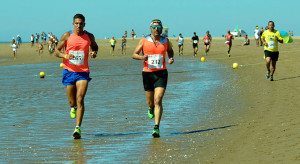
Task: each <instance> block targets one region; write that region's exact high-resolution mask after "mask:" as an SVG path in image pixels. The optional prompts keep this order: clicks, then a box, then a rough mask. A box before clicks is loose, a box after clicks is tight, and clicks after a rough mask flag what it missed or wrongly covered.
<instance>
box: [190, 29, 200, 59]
mask: <svg viewBox="0 0 300 164" xmlns="http://www.w3.org/2000/svg"><path fill="white" fill-rule="evenodd" d="M191 41H192V42H193V51H194V52H193V54H194V57H195V56H197V52H198V42H199V37H198V36H197V35H196V32H194V36H193V37H192V39H191Z"/></svg>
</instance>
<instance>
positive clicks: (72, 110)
mask: <svg viewBox="0 0 300 164" xmlns="http://www.w3.org/2000/svg"><path fill="white" fill-rule="evenodd" d="M70 116H71V118H73V119H74V118H76V109H75V108H74V107H72V108H71V111H70Z"/></svg>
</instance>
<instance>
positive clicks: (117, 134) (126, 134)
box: [95, 125, 236, 137]
mask: <svg viewBox="0 0 300 164" xmlns="http://www.w3.org/2000/svg"><path fill="white" fill-rule="evenodd" d="M233 126H236V125H227V126H222V127H216V128H209V129H201V130H192V131H187V132H171V133H170V134H171V135H183V134H191V133H201V132H207V131H212V130H219V129H225V128H230V127H233ZM139 134H149V132H131V133H115V134H109V133H99V134H95V136H96V137H116V136H128V135H139Z"/></svg>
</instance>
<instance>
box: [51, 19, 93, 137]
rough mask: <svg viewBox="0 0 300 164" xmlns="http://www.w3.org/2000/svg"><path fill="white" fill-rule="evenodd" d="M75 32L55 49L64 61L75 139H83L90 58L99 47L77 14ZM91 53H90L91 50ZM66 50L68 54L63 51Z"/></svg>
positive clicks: (70, 32)
mask: <svg viewBox="0 0 300 164" xmlns="http://www.w3.org/2000/svg"><path fill="white" fill-rule="evenodd" d="M73 26H74V30H70V31H68V32H66V33H64V34H63V35H62V37H61V39H60V41H59V43H58V45H57V47H56V49H55V55H56V56H57V57H59V58H64V59H63V64H64V72H63V79H62V83H63V84H64V85H65V86H66V91H67V96H68V99H69V105H70V107H71V111H70V115H71V118H76V127H75V130H74V132H73V137H74V138H75V139H80V138H81V130H80V126H81V123H82V118H83V114H84V96H85V94H86V91H87V88H88V82H89V81H90V80H91V78H90V76H89V74H90V69H89V65H88V58H89V55H91V57H92V58H95V57H96V55H97V51H98V45H97V43H96V42H95V38H94V35H93V34H91V33H88V32H87V31H83V28H84V26H85V17H84V16H83V15H82V14H76V15H75V16H74V17H73ZM90 47H91V52H90V53H89V48H90ZM63 48H65V52H66V54H64V53H62V52H61V50H62V49H63Z"/></svg>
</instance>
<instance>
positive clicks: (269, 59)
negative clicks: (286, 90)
mask: <svg viewBox="0 0 300 164" xmlns="http://www.w3.org/2000/svg"><path fill="white" fill-rule="evenodd" d="M270 65H271V57H266V67H267V74H269V76H270ZM267 76H268V75H267ZM267 78H268V77H267Z"/></svg>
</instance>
